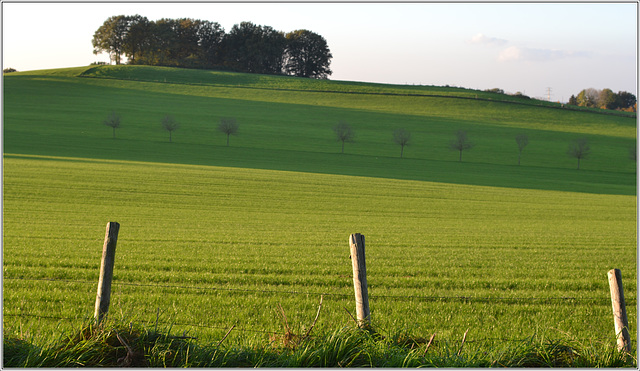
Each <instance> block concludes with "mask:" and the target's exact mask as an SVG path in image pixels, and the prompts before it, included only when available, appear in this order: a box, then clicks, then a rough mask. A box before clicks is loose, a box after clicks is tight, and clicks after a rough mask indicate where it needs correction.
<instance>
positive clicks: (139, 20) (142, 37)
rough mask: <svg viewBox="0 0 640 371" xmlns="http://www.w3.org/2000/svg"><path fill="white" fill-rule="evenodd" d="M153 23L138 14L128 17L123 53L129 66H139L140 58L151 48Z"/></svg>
mask: <svg viewBox="0 0 640 371" xmlns="http://www.w3.org/2000/svg"><path fill="white" fill-rule="evenodd" d="M150 32H151V22H149V20H148V19H147V17H143V16H140V15H138V14H136V15H134V16H130V17H127V34H126V36H125V38H124V44H123V48H122V50H123V53H124V54H125V55H126V56H127V58H128V63H129V64H137V62H138V60H137V59H138V58H140V57H141V56H142V54H143V53H145V52H146V51H147V50H148V48H149V46H150V45H149V42H150V40H151V34H150Z"/></svg>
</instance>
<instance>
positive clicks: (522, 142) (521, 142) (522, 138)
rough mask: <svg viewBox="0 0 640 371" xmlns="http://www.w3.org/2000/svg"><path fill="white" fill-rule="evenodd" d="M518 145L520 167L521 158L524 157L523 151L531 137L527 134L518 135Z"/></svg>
mask: <svg viewBox="0 0 640 371" xmlns="http://www.w3.org/2000/svg"><path fill="white" fill-rule="evenodd" d="M516 143H517V144H518V165H520V157H522V150H523V149H524V147H526V146H527V144H529V136H528V135H527V134H518V135H516Z"/></svg>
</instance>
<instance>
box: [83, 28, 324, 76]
mask: <svg viewBox="0 0 640 371" xmlns="http://www.w3.org/2000/svg"><path fill="white" fill-rule="evenodd" d="M92 44H93V53H94V54H99V53H103V52H104V53H108V54H109V57H110V59H111V61H113V62H114V63H115V64H121V63H123V60H124V58H125V57H126V63H128V64H142V65H152V66H168V67H186V68H204V69H222V70H231V71H236V72H248V73H261V74H282V75H292V76H298V77H310V78H319V79H326V78H328V77H329V75H331V73H332V71H331V69H330V68H329V65H330V62H331V58H332V57H333V56H332V55H331V52H330V50H329V47H328V45H327V42H326V40H325V39H324V38H323V37H322V36H321V35H319V34H317V33H314V32H312V31H309V30H304V29H301V30H295V31H292V32H288V33H284V32H282V31H278V30H275V29H274V28H272V27H270V26H261V25H256V24H253V23H251V22H242V23H240V24H236V25H234V26H233V27H232V28H231V30H230V31H229V32H228V33H227V32H225V30H224V29H223V28H222V26H220V24H219V23H217V22H210V21H203V20H199V19H191V18H180V19H168V18H162V19H160V20H157V21H149V20H148V19H147V18H146V17H143V16H140V15H134V16H125V15H118V16H112V17H110V18H108V19H107V20H106V21H105V22H104V23H103V24H102V26H100V27H99V28H98V29H97V30H96V31H95V33H94V35H93V39H92Z"/></svg>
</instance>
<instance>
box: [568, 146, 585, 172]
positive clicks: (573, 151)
mask: <svg viewBox="0 0 640 371" xmlns="http://www.w3.org/2000/svg"><path fill="white" fill-rule="evenodd" d="M589 153H591V147H589V142H587V140H586V139H585V138H580V139H576V140H574V141H573V142H571V144H570V145H569V150H568V151H567V154H568V155H569V156H571V157H574V158H577V159H578V170H580V160H582V159H585V158H587V156H588V155H589Z"/></svg>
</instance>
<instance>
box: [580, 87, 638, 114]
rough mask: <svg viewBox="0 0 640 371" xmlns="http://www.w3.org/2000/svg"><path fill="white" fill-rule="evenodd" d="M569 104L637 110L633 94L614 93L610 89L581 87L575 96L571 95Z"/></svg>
mask: <svg viewBox="0 0 640 371" xmlns="http://www.w3.org/2000/svg"><path fill="white" fill-rule="evenodd" d="M569 104H573V105H575V106H580V107H593V108H602V109H615V110H621V111H627V112H636V110H637V101H636V96H635V95H633V94H632V93H629V92H627V91H619V92H618V93H614V92H613V91H612V90H611V89H602V90H597V89H594V88H589V89H583V90H582V91H580V93H578V96H577V97H576V96H574V95H571V97H570V98H569Z"/></svg>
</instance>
